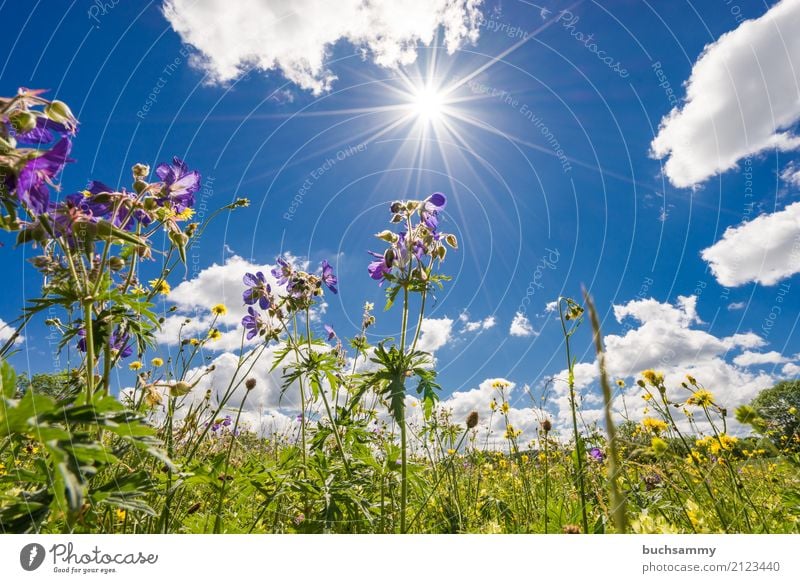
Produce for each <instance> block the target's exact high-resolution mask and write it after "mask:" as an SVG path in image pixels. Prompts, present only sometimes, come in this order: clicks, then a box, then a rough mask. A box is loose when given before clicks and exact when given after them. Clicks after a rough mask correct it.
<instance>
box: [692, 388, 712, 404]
mask: <svg viewBox="0 0 800 583" xmlns="http://www.w3.org/2000/svg"><path fill="white" fill-rule="evenodd" d="M686 403H687V404H688V405H697V406H698V407H703V408H705V407H708V406H710V405H713V404H714V395H712V394H711V393H710V392H708V391H707V390H705V389H698V390H697V391H695V392H694V393H692V396H691V397H689V398H688V399H686Z"/></svg>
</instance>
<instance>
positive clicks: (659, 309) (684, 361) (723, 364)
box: [553, 296, 786, 428]
mask: <svg viewBox="0 0 800 583" xmlns="http://www.w3.org/2000/svg"><path fill="white" fill-rule="evenodd" d="M614 315H615V317H616V319H617V321H618V322H619V323H624V324H626V328H627V330H626V332H625V333H624V334H621V335H618V334H608V335H606V336H605V337H604V341H605V347H606V368H607V370H608V374H609V376H610V377H611V378H612V380H613V379H628V380H629V383H628V384H629V387H628V388H627V389H625V391H624V394H625V398H626V399H627V400H626V403H625V407H624V408H623V405H622V402H621V399H622V397H621V396H618V397H617V398H616V399H615V401H614V403H613V407H614V409H615V411H617V412H620V411H622V410H623V409H625V410H626V411H627V413H628V415H630V417H631V418H633V419H634V420H636V419H639V418H641V417H642V416H643V414H644V407H645V406H646V405H645V403H644V401H643V400H642V399H639V398H638V397H639V396H640V395H641V389H639V388H638V387H637V386H636V385H634V384H633V383H632V382H630V380H631V379H633V378H637V377H638V375H639V373H640V372H641V371H643V370H646V369H655V370H659V371H662V372H663V373H664V374H665V378H666V382H667V386H668V387H669V388H670V391H675V392H674V393H673V395H672V396H673V398H674V399H675V400H676V401H680V400H683V399H685V398H686V396H688V393H687V392H686V391H685V390H684V389H682V388H681V386H680V385H681V383H682V382H683V381H684V380H685V375H686V374H687V373H688V374H691V375H693V376H694V377H695V378H697V379H698V380H699V381H700V382H701V383H703V384H704V385H705V386H706V387H708V388H709V389H710V390H711V391H712V392H713V393H714V394H715V396H716V397H717V399H718V401H719V402H720V403H722V404H724V405H725V406H727V407H729V408H733V407H735V406H737V405H739V404H742V403H746V402H748V401H750V400H751V399H752V398H753V397H755V396H756V394H758V392H759V391H761V390H762V389H765V388H767V387H769V386H772V385H773V384H774V383H775V382H777V381H778V380H779V377H778V376H777V375H776V374H774V373H767V372H765V371H759V370H752V369H749V368H748V367H749V366H750V365H751V364H755V363H756V362H757V361H758V360H759V359H761V360H762V361H764V362H766V361H767V360H769V361H775V362H778V359H779V358H783V357H781V355H780V354H778V353H777V352H764V353H757V352H754V351H753V349H756V348H761V347H763V346H764V345H765V344H766V343H765V341H764V340H763V339H762V338H761V337H760V336H758V335H756V334H754V333H752V332H743V333H738V334H733V335H731V336H716V335H714V334H712V333H711V332H709V331H707V330H704V329H702V320H701V319H700V317H699V315H698V313H697V297H696V296H680V297H678V299H677V301H676V302H675V303H674V304H670V303H666V302H658V301H656V300H654V299H640V300H634V301H631V302H628V303H626V304H621V305H616V306H614ZM732 353H733V354H736V353H738V354H737V356H736V357H734V358H733V359H732V360H731V357H732V356H733V354H732ZM780 362H786V359H784V360H782V361H780ZM598 376H599V372H598V367H597V362H596V361H592V362H583V363H578V364H577V365H576V367H575V387H576V389H577V390H578V391H579V392H580V394H581V395H582V399H583V400H582V403H583V404H584V406H585V412H586V413H587V414H588V415H590V416H593V417H594V418H596V419H600V418H601V416H602V408H601V404H602V402H601V400H600V399H599V397H597V393H596V391H594V392H592V388H593V387H595V386H596V382H597V379H598ZM566 378H567V371H562V372H561V373H560V374H558V375H557V377H556V379H557V381H556V383H555V384H554V387H555V394H554V399H553V403H554V404H555V405H556V406H557V407H558V414H557V417H556V421H557V423H558V424H559V426H561V427H562V428H563V427H566V426H568V425H569V423H570V422H571V421H570V413H569V411H570V410H569V401H568V397H567V386H566V380H565V379H566ZM593 407H594V408H593Z"/></svg>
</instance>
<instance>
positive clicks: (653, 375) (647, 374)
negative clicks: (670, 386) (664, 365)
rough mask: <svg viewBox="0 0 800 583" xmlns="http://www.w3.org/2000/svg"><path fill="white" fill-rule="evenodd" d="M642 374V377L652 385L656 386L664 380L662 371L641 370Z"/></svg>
mask: <svg viewBox="0 0 800 583" xmlns="http://www.w3.org/2000/svg"><path fill="white" fill-rule="evenodd" d="M642 376H643V377H644V380H646V381H647V382H648V383H650V384H651V385H653V386H654V387H657V386H659V385H661V384H663V382H664V373H661V372H656V371H654V370H652V369H647V370H644V371H642Z"/></svg>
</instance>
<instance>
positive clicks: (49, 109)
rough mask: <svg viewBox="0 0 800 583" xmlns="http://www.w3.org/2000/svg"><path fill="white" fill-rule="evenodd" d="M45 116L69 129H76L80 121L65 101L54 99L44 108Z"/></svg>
mask: <svg viewBox="0 0 800 583" xmlns="http://www.w3.org/2000/svg"><path fill="white" fill-rule="evenodd" d="M44 114H45V115H46V116H47V117H49V118H50V119H51V120H53V121H54V122H57V123H60V124H63V125H65V126H67V127H68V128H75V126H76V125H78V120H77V119H75V116H74V115H72V111H71V110H70V108H69V107H68V106H67V104H66V103H64V102H63V101H58V100H57V99H54V100H53V101H51V102H50V103H49V104H47V105H46V106H45V108H44Z"/></svg>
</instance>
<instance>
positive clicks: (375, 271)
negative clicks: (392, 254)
mask: <svg viewBox="0 0 800 583" xmlns="http://www.w3.org/2000/svg"><path fill="white" fill-rule="evenodd" d="M368 253H369V254H370V255H372V256H373V257H374V258H375V260H374V261H372V262H371V263H370V264H369V265H368V266H367V271H369V276H370V277H371V278H372V279H374V280H375V281H378V282H380V284H381V285H383V282H384V280H385V279H386V276H387V275H389V274H390V273H391V272H392V268H391V267H389V264H388V263H386V257H384V256H383V255H381V254H379V253H375V252H374V251H368Z"/></svg>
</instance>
